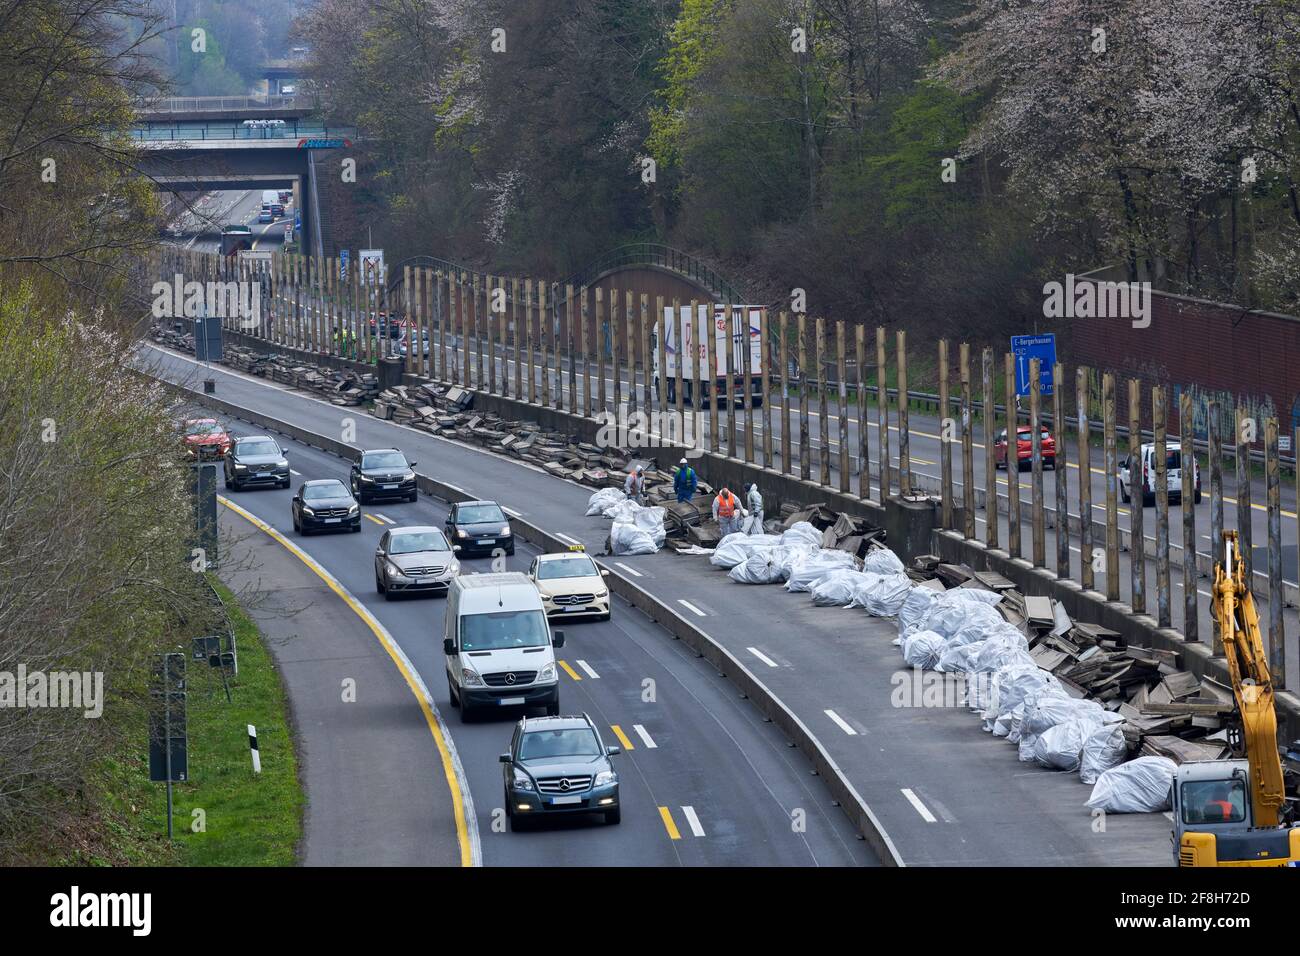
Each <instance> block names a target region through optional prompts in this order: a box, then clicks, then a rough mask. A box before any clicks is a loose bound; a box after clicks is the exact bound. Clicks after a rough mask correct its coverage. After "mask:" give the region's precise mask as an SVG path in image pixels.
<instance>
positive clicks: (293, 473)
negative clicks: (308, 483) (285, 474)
mask: <svg viewBox="0 0 1300 956" xmlns="http://www.w3.org/2000/svg"><path fill="white" fill-rule="evenodd" d="M289 474H291V475H297V476H298V477H299V478H301V477H302V472H301V471H294V470H293V469H292V468H290V469H289Z"/></svg>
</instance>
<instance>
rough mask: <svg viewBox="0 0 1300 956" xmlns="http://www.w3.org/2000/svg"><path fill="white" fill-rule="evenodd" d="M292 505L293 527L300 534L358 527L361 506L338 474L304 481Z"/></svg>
mask: <svg viewBox="0 0 1300 956" xmlns="http://www.w3.org/2000/svg"><path fill="white" fill-rule="evenodd" d="M291 507H292V509H293V530H294V531H297V532H298V533H299V534H304V535H307V534H311V533H312V532H313V531H342V530H344V529H346V530H348V531H360V530H361V506H360V505H359V504H357V503H356V500H355V499H354V498H353V497H352V495H350V494H348V489H347V486H346V485H344V484H343V482H341V481H339V480H338V479H337V478H318V479H316V480H314V481H304V482H303V483H302V484H301V485H299V486H298V491H297V493H296V494H295V495H294V496H293V504H292V506H291Z"/></svg>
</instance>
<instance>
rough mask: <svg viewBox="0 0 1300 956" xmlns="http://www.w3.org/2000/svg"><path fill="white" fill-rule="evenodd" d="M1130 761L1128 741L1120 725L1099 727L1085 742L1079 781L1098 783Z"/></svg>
mask: <svg viewBox="0 0 1300 956" xmlns="http://www.w3.org/2000/svg"><path fill="white" fill-rule="evenodd" d="M1126 759H1128V741H1126V740H1125V739H1124V728H1123V727H1121V726H1120V724H1119V723H1113V724H1105V725H1103V726H1101V727H1098V728H1097V729H1096V730H1094V731H1093V732H1092V733H1091V734H1089V735H1088V739H1087V740H1085V741H1084V742H1083V757H1082V758H1081V759H1080V760H1079V779H1080V780H1082V781H1083V782H1084V783H1096V782H1097V778H1098V777H1100V776H1101V775H1102V774H1103V773H1105V772H1106V771H1107V770H1110V769H1111V768H1112V767H1118V766H1119V765H1120V764H1122V763H1123V762H1124V761H1125V760H1126Z"/></svg>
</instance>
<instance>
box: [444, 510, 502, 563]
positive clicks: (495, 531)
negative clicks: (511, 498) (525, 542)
mask: <svg viewBox="0 0 1300 956" xmlns="http://www.w3.org/2000/svg"><path fill="white" fill-rule="evenodd" d="M446 528H447V537H448V539H450V540H451V541H452V542H454V543H455V544H458V545H460V553H461V554H462V555H464V556H466V557H468V556H470V555H474V554H492V553H494V552H496V551H497V550H498V549H500V550H502V551H504V552H505V553H506V554H514V553H515V535H514V532H513V531H511V530H510V521H509V519H508V518H506V516H505V512H503V511H502V510H501V506H500V505H498V504H497V503H496V502H495V501H462V502H460V503H458V504H454V505H452V506H451V513H450V514H449V515H447V524H446Z"/></svg>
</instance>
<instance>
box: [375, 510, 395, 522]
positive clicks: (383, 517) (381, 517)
mask: <svg viewBox="0 0 1300 956" xmlns="http://www.w3.org/2000/svg"><path fill="white" fill-rule="evenodd" d="M373 514H374V516H375V517H376V518H378V519H379V520H380V521H382V522H384V524H397V522H396V521H394V520H393V519H392V518H390V517H388V515H385V514H380V513H379V512H378V511H376V512H373Z"/></svg>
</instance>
